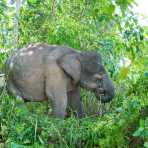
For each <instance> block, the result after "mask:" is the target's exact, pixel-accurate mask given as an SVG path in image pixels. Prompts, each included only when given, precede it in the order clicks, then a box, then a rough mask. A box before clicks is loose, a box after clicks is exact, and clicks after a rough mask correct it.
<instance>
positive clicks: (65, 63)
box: [58, 54, 81, 83]
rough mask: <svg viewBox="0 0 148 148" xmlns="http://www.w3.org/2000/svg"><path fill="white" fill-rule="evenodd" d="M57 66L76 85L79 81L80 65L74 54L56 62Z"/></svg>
mask: <svg viewBox="0 0 148 148" xmlns="http://www.w3.org/2000/svg"><path fill="white" fill-rule="evenodd" d="M58 64H59V66H60V67H61V68H62V69H63V70H64V71H65V72H66V73H67V74H68V75H69V76H70V77H71V78H72V79H73V80H74V82H75V83H77V82H78V81H79V80H80V73H81V65H80V61H79V60H78V58H77V56H76V55H75V54H67V55H64V56H62V57H61V58H60V59H59V60H58Z"/></svg>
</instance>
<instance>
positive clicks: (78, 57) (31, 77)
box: [6, 43, 115, 118]
mask: <svg viewBox="0 0 148 148" xmlns="http://www.w3.org/2000/svg"><path fill="white" fill-rule="evenodd" d="M6 75H7V78H6V81H7V88H8V91H9V92H10V93H11V94H13V95H15V96H16V95H17V96H20V97H22V98H23V99H24V100H25V101H43V100H49V101H50V102H52V105H53V115H54V116H55V117H59V118H64V117H65V114H66V108H67V107H70V108H72V110H74V111H76V112H77V115H78V116H79V117H82V116H83V109H82V104H81V100H80V87H83V88H86V89H88V90H91V91H93V92H94V93H95V94H96V97H97V98H98V99H101V102H103V103H105V102H109V101H111V99H112V98H113V97H114V94H115V93H114V86H113V84H112V82H111V80H110V79H109V76H108V74H107V72H106V70H105V68H104V66H103V65H102V60H101V56H100V54H98V53H96V52H81V53H79V52H77V51H75V50H74V49H71V48H68V47H63V46H56V45H48V44H39V43H38V44H32V45H29V46H28V47H26V48H23V49H20V50H18V51H15V52H14V53H13V54H12V55H11V56H10V58H9V59H8V60H7V62H6ZM100 95H101V98H100Z"/></svg>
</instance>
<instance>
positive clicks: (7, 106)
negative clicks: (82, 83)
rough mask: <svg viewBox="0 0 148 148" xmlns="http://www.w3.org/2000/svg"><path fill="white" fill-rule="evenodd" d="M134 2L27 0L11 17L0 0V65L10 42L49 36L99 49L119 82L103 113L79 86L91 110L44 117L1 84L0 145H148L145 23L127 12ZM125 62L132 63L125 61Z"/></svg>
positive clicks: (11, 45) (53, 40)
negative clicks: (80, 116)
mask: <svg viewBox="0 0 148 148" xmlns="http://www.w3.org/2000/svg"><path fill="white" fill-rule="evenodd" d="M133 2H134V0H114V1H112V0H93V1H90V0H60V1H59V0H45V1H41V0H27V1H23V2H22V6H21V9H20V14H19V18H16V16H17V15H16V12H15V8H14V6H15V5H14V4H13V5H8V4H7V3H6V1H5V0H1V1H0V25H1V28H0V48H2V49H3V50H1V51H0V68H1V69H2V66H3V64H4V62H5V60H6V58H7V57H8V55H9V52H11V51H12V50H13V49H14V48H17V47H18V48H20V47H23V46H25V45H27V44H29V43H33V42H47V43H49V44H59V45H66V46H70V47H73V48H76V49H78V50H95V51H97V52H100V53H101V54H102V57H103V61H104V64H105V66H106V68H107V69H108V71H109V74H110V76H111V77H112V79H113V80H114V84H115V87H116V97H115V99H114V100H113V101H112V102H111V104H109V105H107V108H108V109H107V111H106V113H105V114H104V115H103V116H101V117H100V116H98V115H96V114H95V113H96V112H97V110H98V102H97V101H96V100H95V97H94V96H93V95H92V94H91V93H90V92H86V91H85V90H82V92H81V96H82V99H83V104H84V107H85V111H86V113H87V115H88V116H87V117H86V118H83V119H76V118H75V117H74V116H71V117H70V118H67V119H65V120H58V119H52V118H50V117H48V116H47V115H46V114H45V113H44V112H45V104H41V103H29V104H27V107H26V105H24V103H22V102H21V101H20V100H19V99H17V98H14V97H12V96H8V95H7V93H6V91H5V89H3V91H2V93H1V95H0V147H8V148H9V147H10V148H24V147H27V148H30V147H31V148H44V147H64V148H65V147H70V148H73V147H88V148H91V147H101V148H107V147H108V148H114V147H129V146H132V147H135V146H138V147H148V111H147V108H148V107H147V106H148V93H147V90H148V69H146V68H147V67H148V60H147V58H148V55H147V49H148V43H147V39H148V36H147V34H148V28H146V27H141V26H140V25H139V24H138V20H137V17H136V15H135V14H133V13H132V12H131V11H130V7H131V5H132V4H133ZM17 21H18V22H19V23H18V24H19V32H16V30H17V29H16V23H17ZM17 33H18V34H17ZM17 35H18V39H16V36H17ZM16 43H17V44H16ZM126 59H127V60H126ZM123 60H126V61H129V62H128V63H127V65H126V64H123ZM134 144H135V145H134Z"/></svg>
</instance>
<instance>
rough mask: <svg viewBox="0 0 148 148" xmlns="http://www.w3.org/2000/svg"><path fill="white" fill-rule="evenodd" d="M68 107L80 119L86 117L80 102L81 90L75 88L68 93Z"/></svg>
mask: <svg viewBox="0 0 148 148" xmlns="http://www.w3.org/2000/svg"><path fill="white" fill-rule="evenodd" d="M67 95H68V106H69V108H70V109H72V111H74V112H76V113H77V116H78V117H79V118H82V117H84V111H83V107H82V102H81V100H80V90H79V88H75V89H74V90H72V91H70V92H68V94H67Z"/></svg>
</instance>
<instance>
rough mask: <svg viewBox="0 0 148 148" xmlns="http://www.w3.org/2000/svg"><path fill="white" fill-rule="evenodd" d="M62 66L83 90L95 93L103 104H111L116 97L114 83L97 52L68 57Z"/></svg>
mask: <svg viewBox="0 0 148 148" xmlns="http://www.w3.org/2000/svg"><path fill="white" fill-rule="evenodd" d="M60 65H61V66H62V67H63V69H64V71H65V72H66V73H67V74H69V75H70V76H71V78H72V79H73V80H74V81H75V82H76V83H77V82H78V83H79V85H80V86H81V87H82V88H85V89H88V90H91V91H93V92H94V93H95V95H96V98H98V99H99V100H100V101H101V102H102V103H106V102H109V101H111V100H112V98H113V97H114V95H115V89H114V86H113V83H112V81H111V80H110V78H109V76H108V73H107V71H106V70H105V68H104V66H103V64H102V59H101V55H100V54H98V53H97V52H92V51H87V52H81V53H79V54H70V55H66V56H64V57H63V58H62V60H61V61H60Z"/></svg>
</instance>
